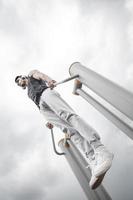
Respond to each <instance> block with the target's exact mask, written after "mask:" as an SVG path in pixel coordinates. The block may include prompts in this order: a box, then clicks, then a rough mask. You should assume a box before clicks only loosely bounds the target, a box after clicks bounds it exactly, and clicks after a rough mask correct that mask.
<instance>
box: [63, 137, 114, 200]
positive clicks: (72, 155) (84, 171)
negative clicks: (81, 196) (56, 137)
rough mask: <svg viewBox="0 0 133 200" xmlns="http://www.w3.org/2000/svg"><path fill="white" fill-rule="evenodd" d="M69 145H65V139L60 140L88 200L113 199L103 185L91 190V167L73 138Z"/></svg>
mask: <svg viewBox="0 0 133 200" xmlns="http://www.w3.org/2000/svg"><path fill="white" fill-rule="evenodd" d="M67 142H68V144H69V147H66V146H65V145H64V140H63V139H62V140H60V141H59V146H60V148H61V149H62V151H63V152H65V157H66V159H67V161H68V163H69V165H70V167H71V169H72V171H73V172H74V174H75V176H76V178H77V179H78V181H79V184H80V185H81V187H82V189H83V190H84V192H85V194H86V197H87V199H88V200H111V197H110V195H109V194H108V193H107V191H106V190H105V188H104V187H103V186H102V185H101V186H99V187H98V188H97V189H96V190H91V189H90V187H89V181H90V178H91V172H90V169H89V168H86V166H87V165H88V163H87V161H86V160H85V158H84V157H83V155H82V154H81V153H80V151H79V150H78V149H77V147H76V146H75V145H74V143H73V142H72V141H71V140H68V141H67Z"/></svg>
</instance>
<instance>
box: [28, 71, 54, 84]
mask: <svg viewBox="0 0 133 200" xmlns="http://www.w3.org/2000/svg"><path fill="white" fill-rule="evenodd" d="M28 76H33V78H35V79H38V80H44V81H46V82H48V83H49V82H51V81H53V79H52V78H50V77H49V76H47V75H46V74H43V73H42V72H40V71H38V70H32V71H30V73H29V74H28Z"/></svg>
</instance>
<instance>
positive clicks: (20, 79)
mask: <svg viewBox="0 0 133 200" xmlns="http://www.w3.org/2000/svg"><path fill="white" fill-rule="evenodd" d="M15 83H17V85H18V86H20V87H22V88H23V89H26V87H27V85H28V77H27V76H22V75H20V76H16V78H15Z"/></svg>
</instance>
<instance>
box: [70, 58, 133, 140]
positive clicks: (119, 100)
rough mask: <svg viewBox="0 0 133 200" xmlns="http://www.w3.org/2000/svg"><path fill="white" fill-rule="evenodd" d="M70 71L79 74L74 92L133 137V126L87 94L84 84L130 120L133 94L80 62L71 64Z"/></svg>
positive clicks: (132, 118)
mask: <svg viewBox="0 0 133 200" xmlns="http://www.w3.org/2000/svg"><path fill="white" fill-rule="evenodd" d="M69 72H70V75H71V76H74V74H79V77H77V79H76V80H75V84H74V90H73V93H74V94H76V95H80V96H82V97H83V98H84V99H85V100H86V101H88V102H89V103H90V104H91V105H92V106H93V107H95V108H96V109H97V110H98V111H100V113H102V114H103V115H104V116H105V117H106V118H107V119H109V120H110V121H111V122H113V123H114V124H115V125H116V126H117V127H118V128H119V129H121V130H122V131H123V132H124V133H125V134H126V135H127V136H129V137H130V138H131V139H133V127H132V126H130V125H129V124H128V123H127V122H125V121H124V119H122V118H121V117H120V116H118V115H117V114H115V113H114V112H112V111H111V110H110V109H108V108H107V107H106V106H104V105H102V104H101V103H100V102H99V101H98V100H97V99H96V98H93V97H92V96H91V95H89V94H87V93H86V92H85V91H84V90H83V89H82V84H84V85H86V86H87V87H88V88H90V89H91V90H92V91H93V92H95V93H96V94H97V95H98V96H100V97H102V99H104V100H106V101H107V102H108V103H110V105H112V106H114V107H115V108H116V109H117V110H118V111H119V112H121V113H123V114H124V115H125V117H128V118H129V119H130V120H133V94H132V93H131V92H129V91H127V90H125V89H124V88H122V87H120V86H119V85H117V84H115V83H113V82H112V81H110V80H108V79H106V78H104V77H102V76H101V75H99V74H97V73H96V72H94V71H92V70H90V69H89V68H86V67H84V66H83V65H81V64H80V63H78V62H77V63H73V64H72V65H71V66H70V69H69Z"/></svg>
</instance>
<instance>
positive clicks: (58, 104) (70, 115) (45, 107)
mask: <svg viewBox="0 0 133 200" xmlns="http://www.w3.org/2000/svg"><path fill="white" fill-rule="evenodd" d="M39 106H40V112H41V113H42V114H43V115H44V117H45V119H46V120H47V121H48V122H50V123H51V124H53V125H54V126H56V127H59V128H60V129H61V130H62V131H63V132H64V133H67V134H69V135H70V136H71V140H72V141H73V142H74V143H75V144H76V145H77V146H78V147H79V148H80V150H81V151H82V152H83V153H85V155H86V156H87V157H89V155H92V154H93V151H94V149H95V148H97V146H99V145H101V142H100V136H99V135H98V133H97V132H96V131H95V130H94V129H93V128H92V127H91V126H90V125H89V124H88V123H86V122H85V121H84V120H83V119H82V118H81V117H80V116H78V115H77V114H76V113H75V111H74V110H73V109H72V108H71V107H70V106H69V105H68V104H67V103H66V102H65V101H64V100H63V99H62V98H61V96H60V94H59V93H58V92H57V91H55V90H53V89H52V90H51V89H50V88H48V89H46V90H45V91H44V92H43V93H42V95H41V98H40V104H39Z"/></svg>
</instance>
